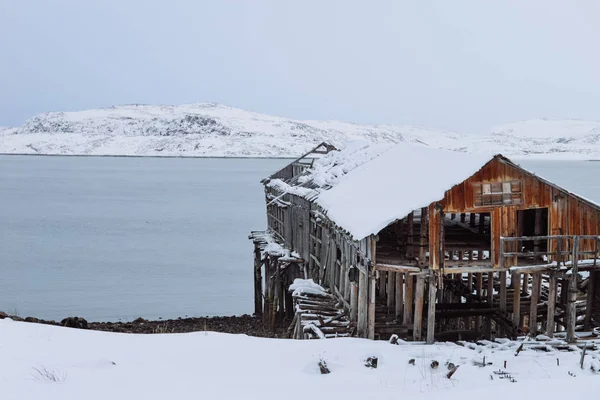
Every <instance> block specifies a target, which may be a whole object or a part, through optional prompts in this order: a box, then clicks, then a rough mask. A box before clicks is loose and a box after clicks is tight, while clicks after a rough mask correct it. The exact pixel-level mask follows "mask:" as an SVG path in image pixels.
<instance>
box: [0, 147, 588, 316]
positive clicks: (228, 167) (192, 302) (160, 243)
mask: <svg viewBox="0 0 600 400" xmlns="http://www.w3.org/2000/svg"><path fill="white" fill-rule="evenodd" d="M287 162H288V161H287V160H265V159H263V160H260V159H181V158H169V159H161V158H113V157H106V158H97V157H31V156H30V157H28V156H0V310H5V311H7V312H9V313H14V312H16V313H18V314H19V315H21V316H35V317H38V318H46V319H62V318H63V317H66V316H73V315H77V316H83V317H85V318H87V319H88V320H113V321H116V320H130V319H134V318H137V317H139V316H141V317H144V318H159V317H162V318H176V317H180V316H181V317H184V316H186V315H189V316H204V315H232V314H243V313H251V312H252V308H253V300H252V296H253V286H252V285H253V283H252V278H253V275H252V265H253V264H252V245H251V243H250V241H249V240H248V239H247V237H248V233H249V232H250V230H254V229H263V228H264V227H265V224H266V222H265V211H264V210H265V207H264V197H263V191H262V186H261V184H260V179H261V178H263V177H264V176H267V175H268V174H269V173H271V172H273V171H275V170H276V169H278V168H279V167H282V166H283V165H285V164H286V163H287ZM520 163H521V164H522V165H524V166H526V167H527V168H531V169H533V170H534V171H535V172H537V173H538V174H539V175H540V176H543V177H545V178H548V179H550V180H553V181H555V182H556V183H558V184H561V185H564V186H566V187H569V188H572V190H573V191H576V192H578V193H580V194H582V195H584V196H587V197H589V198H592V199H595V200H597V201H598V200H600V179H599V177H600V162H566V161H561V162H550V161H520Z"/></svg>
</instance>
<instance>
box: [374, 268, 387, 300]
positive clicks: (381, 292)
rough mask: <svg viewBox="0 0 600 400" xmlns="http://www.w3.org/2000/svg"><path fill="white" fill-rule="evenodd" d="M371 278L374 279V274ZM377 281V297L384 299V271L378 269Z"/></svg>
mask: <svg viewBox="0 0 600 400" xmlns="http://www.w3.org/2000/svg"><path fill="white" fill-rule="evenodd" d="M373 279H375V276H373ZM377 281H378V284H377V286H379V297H380V298H382V299H385V272H384V271H379V273H378V277H377Z"/></svg>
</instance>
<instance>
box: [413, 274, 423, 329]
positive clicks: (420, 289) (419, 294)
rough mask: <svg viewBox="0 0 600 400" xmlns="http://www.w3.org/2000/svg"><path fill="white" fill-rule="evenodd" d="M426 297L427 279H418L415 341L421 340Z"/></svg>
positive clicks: (421, 277)
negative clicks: (424, 299) (424, 298)
mask: <svg viewBox="0 0 600 400" xmlns="http://www.w3.org/2000/svg"><path fill="white" fill-rule="evenodd" d="M424 296H425V277H423V276H421V275H419V276H418V277H417V291H416V294H415V319H414V328H413V340H421V338H422V336H421V327H422V324H423V297H424Z"/></svg>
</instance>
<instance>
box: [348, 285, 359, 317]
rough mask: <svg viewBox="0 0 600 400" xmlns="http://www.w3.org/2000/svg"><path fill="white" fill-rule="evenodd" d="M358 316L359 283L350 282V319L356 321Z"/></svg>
mask: <svg viewBox="0 0 600 400" xmlns="http://www.w3.org/2000/svg"><path fill="white" fill-rule="evenodd" d="M357 316H358V284H356V283H351V284H350V321H351V322H356V321H357Z"/></svg>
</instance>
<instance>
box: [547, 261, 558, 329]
mask: <svg viewBox="0 0 600 400" xmlns="http://www.w3.org/2000/svg"><path fill="white" fill-rule="evenodd" d="M548 284H549V288H548V316H547V320H546V336H549V337H552V336H554V312H555V311H554V310H555V308H556V275H554V273H550V281H549V283H548Z"/></svg>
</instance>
